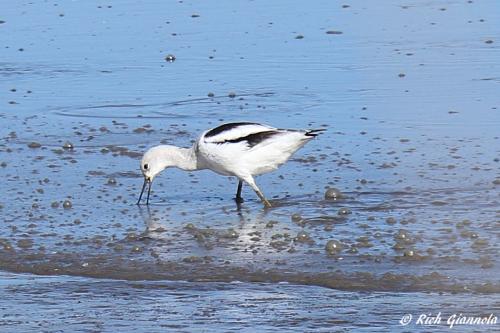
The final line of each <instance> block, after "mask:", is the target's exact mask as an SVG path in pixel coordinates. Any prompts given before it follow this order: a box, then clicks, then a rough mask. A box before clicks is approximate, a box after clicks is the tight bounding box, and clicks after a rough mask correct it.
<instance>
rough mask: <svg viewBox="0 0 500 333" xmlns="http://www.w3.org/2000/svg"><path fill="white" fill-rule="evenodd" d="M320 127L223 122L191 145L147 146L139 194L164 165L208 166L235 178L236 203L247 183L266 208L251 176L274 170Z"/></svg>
mask: <svg viewBox="0 0 500 333" xmlns="http://www.w3.org/2000/svg"><path fill="white" fill-rule="evenodd" d="M321 131H324V129H315V130H294V129H278V128H274V127H271V126H267V125H263V124H257V123H249V122H238V123H228V124H223V125H220V126H218V127H215V128H213V129H210V130H207V131H205V132H203V133H202V134H201V136H200V138H199V139H198V140H197V141H196V142H195V143H194V145H193V146H192V147H191V148H179V147H175V146H168V145H161V146H156V147H153V148H151V149H149V150H148V151H147V152H146V153H145V154H144V156H143V157H142V161H141V171H142V174H143V175H144V184H143V185H142V191H141V195H140V196H139V200H138V201H137V204H140V202H141V198H142V194H143V193H144V190H145V188H146V185H147V184H149V188H148V196H147V199H146V204H149V194H150V192H151V186H152V182H153V179H154V178H155V177H156V176H157V175H158V174H159V173H160V172H162V171H163V170H164V169H166V168H168V167H177V168H180V169H182V170H186V171H194V170H202V169H210V170H212V171H214V172H216V173H218V174H221V175H224V176H235V177H237V178H238V179H239V182H238V189H237V191H236V198H235V200H236V201H237V202H242V201H243V199H242V198H241V188H242V186H243V182H245V183H247V184H248V185H250V187H252V189H253V190H254V191H255V193H257V195H258V196H259V198H260V200H262V202H263V203H264V205H265V206H266V207H271V204H270V203H269V201H268V200H267V199H266V197H265V196H264V194H262V191H261V190H260V189H259V188H258V187H257V184H255V180H254V178H253V177H254V176H257V175H261V174H263V173H267V172H271V171H273V170H276V169H277V168H278V167H279V166H280V165H282V164H283V163H285V162H286V161H287V160H288V159H289V158H290V156H292V154H293V153H295V152H296V151H297V150H298V149H299V148H301V147H302V146H304V145H305V144H306V143H307V142H309V140H311V139H312V138H314V137H315V136H317V135H318V133H319V132H321Z"/></svg>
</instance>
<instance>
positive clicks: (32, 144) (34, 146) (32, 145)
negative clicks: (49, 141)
mask: <svg viewBox="0 0 500 333" xmlns="http://www.w3.org/2000/svg"><path fill="white" fill-rule="evenodd" d="M41 146H42V145H41V144H39V143H38V142H30V143H28V147H30V148H33V149H35V148H40V147H41Z"/></svg>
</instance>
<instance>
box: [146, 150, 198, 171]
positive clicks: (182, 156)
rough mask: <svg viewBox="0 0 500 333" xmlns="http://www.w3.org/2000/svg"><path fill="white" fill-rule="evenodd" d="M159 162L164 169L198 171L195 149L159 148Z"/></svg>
mask: <svg viewBox="0 0 500 333" xmlns="http://www.w3.org/2000/svg"><path fill="white" fill-rule="evenodd" d="M155 150H156V153H157V154H158V160H159V163H160V165H161V166H162V169H164V168H167V167H176V168H179V169H182V170H186V171H194V170H198V169H199V168H198V165H197V164H198V163H197V158H196V154H195V152H194V149H193V148H180V147H176V146H167V145H164V146H157V147H155Z"/></svg>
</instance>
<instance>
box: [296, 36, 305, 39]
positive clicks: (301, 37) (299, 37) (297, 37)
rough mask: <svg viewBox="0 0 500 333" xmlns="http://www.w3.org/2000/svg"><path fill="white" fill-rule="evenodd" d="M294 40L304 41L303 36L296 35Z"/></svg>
mask: <svg viewBox="0 0 500 333" xmlns="http://www.w3.org/2000/svg"><path fill="white" fill-rule="evenodd" d="M295 39H304V36H302V35H297V36H295Z"/></svg>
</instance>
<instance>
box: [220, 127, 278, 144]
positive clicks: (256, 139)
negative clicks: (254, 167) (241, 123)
mask: <svg viewBox="0 0 500 333" xmlns="http://www.w3.org/2000/svg"><path fill="white" fill-rule="evenodd" d="M279 133H280V132H279V131H264V132H259V133H254V134H250V135H247V136H243V137H241V138H237V139H233V140H225V141H223V142H221V143H236V142H242V141H246V142H247V143H248V145H249V146H250V148H251V147H254V146H256V145H258V144H259V143H262V142H264V141H265V140H267V139H269V138H271V137H273V136H275V135H277V134H279Z"/></svg>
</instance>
